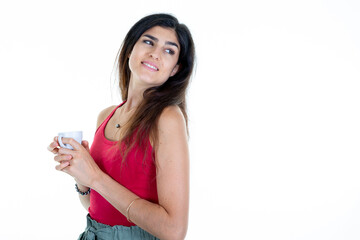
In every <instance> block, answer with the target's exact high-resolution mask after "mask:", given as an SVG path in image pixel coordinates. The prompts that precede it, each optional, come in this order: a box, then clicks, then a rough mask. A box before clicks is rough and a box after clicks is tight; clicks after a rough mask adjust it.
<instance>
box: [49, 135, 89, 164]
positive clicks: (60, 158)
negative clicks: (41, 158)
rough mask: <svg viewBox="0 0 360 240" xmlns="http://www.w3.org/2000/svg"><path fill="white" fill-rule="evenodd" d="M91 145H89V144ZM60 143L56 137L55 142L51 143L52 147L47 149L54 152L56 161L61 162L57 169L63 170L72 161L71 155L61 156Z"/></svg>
mask: <svg viewBox="0 0 360 240" xmlns="http://www.w3.org/2000/svg"><path fill="white" fill-rule="evenodd" d="M88 145H89V144H88ZM59 147H60V145H59V142H58V137H54V141H53V142H52V143H50V145H49V146H48V147H47V149H48V150H49V151H50V152H52V153H53V154H55V155H56V156H55V157H54V160H55V161H57V162H59V165H57V166H56V167H55V169H56V170H60V171H61V170H62V169H63V168H65V167H67V166H69V161H68V160H70V159H72V156H71V155H61V154H59Z"/></svg>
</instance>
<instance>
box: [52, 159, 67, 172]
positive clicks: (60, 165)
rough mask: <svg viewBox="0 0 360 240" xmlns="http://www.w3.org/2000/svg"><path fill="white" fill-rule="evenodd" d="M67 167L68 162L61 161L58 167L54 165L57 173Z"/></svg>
mask: <svg viewBox="0 0 360 240" xmlns="http://www.w3.org/2000/svg"><path fill="white" fill-rule="evenodd" d="M68 166H70V162H69V161H63V162H61V163H60V164H59V165H56V166H55V169H56V170H58V171H63V170H64V168H66V167H68Z"/></svg>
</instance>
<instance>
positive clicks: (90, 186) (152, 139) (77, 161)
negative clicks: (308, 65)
mask: <svg viewBox="0 0 360 240" xmlns="http://www.w3.org/2000/svg"><path fill="white" fill-rule="evenodd" d="M194 57H195V51H194V44H193V40H192V37H191V34H190V32H189V30H188V28H187V27H186V26H185V25H183V24H179V22H178V20H177V19H176V18H175V17H173V16H171V15H168V14H154V15H150V16H146V17H144V18H143V19H141V20H139V21H138V22H137V23H136V24H135V25H134V26H133V27H132V28H131V29H130V31H129V32H128V34H127V35H126V37H125V40H124V42H123V44H122V47H121V51H120V54H119V56H118V68H119V80H120V83H119V85H120V89H121V93H122V98H123V101H124V102H123V103H121V104H120V105H118V106H111V107H109V108H107V109H105V110H103V111H102V112H101V113H100V114H99V117H98V122H97V131H96V133H95V137H94V141H93V144H92V146H91V149H89V144H88V142H87V141H82V144H79V143H77V142H76V141H75V140H74V139H71V138H63V142H64V143H67V144H70V145H72V146H73V148H74V150H69V149H66V148H61V147H59V143H58V139H57V137H55V138H54V141H53V142H52V143H51V144H50V145H49V147H48V149H49V150H50V151H51V152H53V153H54V154H56V156H55V157H54V159H55V161H57V162H58V163H59V164H58V165H57V166H56V169H57V170H59V171H63V172H65V173H67V174H69V175H71V176H72V177H74V179H75V180H76V190H77V191H78V192H79V193H80V194H79V197H80V201H81V203H82V204H83V206H84V207H85V209H87V210H88V211H89V214H88V216H87V228H86V230H85V232H84V233H82V234H81V235H80V237H79V239H96V238H99V239H157V238H159V239H184V238H185V235H186V231H187V225H188V211H189V153H188V145H187V138H188V132H187V115H186V109H185V108H186V105H185V95H186V89H187V87H188V83H189V80H190V77H191V73H192V70H193V65H194Z"/></svg>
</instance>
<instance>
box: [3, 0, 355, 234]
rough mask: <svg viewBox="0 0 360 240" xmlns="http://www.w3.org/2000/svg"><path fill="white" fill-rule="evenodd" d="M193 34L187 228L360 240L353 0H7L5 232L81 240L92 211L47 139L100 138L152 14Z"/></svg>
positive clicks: (204, 231) (200, 231)
mask: <svg viewBox="0 0 360 240" xmlns="http://www.w3.org/2000/svg"><path fill="white" fill-rule="evenodd" d="M157 12H167V13H173V14H174V15H175V16H176V17H178V19H179V20H180V22H183V23H185V24H186V25H187V26H188V27H189V28H190V30H191V31H192V33H193V37H194V41H195V43H196V50H197V63H198V64H197V71H196V74H195V76H194V79H193V81H192V84H191V87H190V89H189V94H188V97H189V98H188V106H189V107H188V108H189V117H190V121H189V123H190V147H191V209H190V222H189V229H188V234H187V239H246V240H248V239H249V240H251V239H256V240H258V239H276V240H282V239H303V240H305V239H306V240H312V239H313V240H318V239H327V240H329V239H334V240H335V239H336V240H338V239H346V240H352V239H360V231H359V228H360V186H359V183H360V174H359V170H360V163H359V155H360V154H359V144H360V138H359V136H360V124H359V123H360V112H359V107H360V83H359V80H360V70H359V67H360V27H359V26H360V24H359V23H360V17H359V16H360V14H359V13H360V4H359V1H355V0H354V1H349V0H348V1H345V0H337V1H319V0H311V1H308V0H305V1H279V0H276V1H266V0H263V1H227V0H223V1H216V2H214V1H213V2H211V1H194V0H192V1H185V0H182V1H156V0H154V1H69V0H62V1H38V0H33V1H25V0H20V1H16V0H14V1H1V3H0V26H1V28H0V35H1V37H0V79H1V80H0V81H1V83H0V98H1V99H0V104H1V118H0V121H1V124H0V133H1V137H0V147H1V160H0V161H1V166H0V187H1V188H0V191H1V192H0V194H1V195H0V239H2V240H10V239H76V238H77V237H78V235H79V234H80V233H81V232H82V231H83V229H84V227H85V215H86V212H85V210H84V209H83V208H82V206H81V205H80V202H79V201H78V196H77V193H76V192H75V189H74V181H73V179H72V178H71V177H69V176H68V175H66V174H64V173H62V172H57V171H56V170H55V169H54V168H55V162H54V161H53V155H52V154H51V153H49V152H48V151H47V150H46V147H47V145H48V144H49V143H50V142H51V140H52V138H53V137H54V136H55V135H56V134H57V133H58V132H62V131H72V130H82V131H84V138H85V139H87V140H89V141H90V143H91V142H92V138H93V135H94V131H95V126H96V118H97V115H98V113H99V112H100V111H101V110H102V109H104V108H105V107H108V106H109V105H113V104H119V103H120V98H119V96H118V92H117V90H116V83H114V79H113V77H112V71H113V64H114V60H115V57H116V54H117V51H118V49H119V47H120V44H121V42H122V40H123V38H124V36H125V34H126V33H127V31H128V30H129V29H130V27H131V26H132V25H133V24H134V23H135V22H136V21H137V20H139V19H140V18H142V17H143V16H145V15H148V14H151V13H157Z"/></svg>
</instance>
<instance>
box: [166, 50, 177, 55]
mask: <svg viewBox="0 0 360 240" xmlns="http://www.w3.org/2000/svg"><path fill="white" fill-rule="evenodd" d="M165 51H166V52H167V53H169V54H170V55H174V54H175V52H174V51H173V50H171V49H166V50H165Z"/></svg>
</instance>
